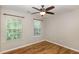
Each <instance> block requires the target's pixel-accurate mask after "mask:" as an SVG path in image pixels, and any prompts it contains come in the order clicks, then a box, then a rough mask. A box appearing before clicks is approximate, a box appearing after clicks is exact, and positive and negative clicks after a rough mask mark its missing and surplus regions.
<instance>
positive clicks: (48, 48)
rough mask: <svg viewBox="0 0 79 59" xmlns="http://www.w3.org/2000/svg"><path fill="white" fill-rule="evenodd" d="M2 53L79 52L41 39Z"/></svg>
mask: <svg viewBox="0 0 79 59" xmlns="http://www.w3.org/2000/svg"><path fill="white" fill-rule="evenodd" d="M4 54H79V52H76V51H73V50H70V49H67V48H64V47H61V46H59V45H56V44H53V43H50V42H47V41H43V42H40V43H37V44H33V45H30V46H27V47H24V48H20V49H16V50H13V51H9V52H6V53H4Z"/></svg>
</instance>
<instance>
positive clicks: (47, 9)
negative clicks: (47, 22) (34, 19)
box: [46, 6, 55, 11]
mask: <svg viewBox="0 0 79 59" xmlns="http://www.w3.org/2000/svg"><path fill="white" fill-rule="evenodd" d="M53 8H55V7H54V6H50V7H48V8H46V11H49V10H51V9H53Z"/></svg>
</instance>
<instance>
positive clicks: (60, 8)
mask: <svg viewBox="0 0 79 59" xmlns="http://www.w3.org/2000/svg"><path fill="white" fill-rule="evenodd" d="M49 6H50V5H45V8H47V7H49ZM54 6H55V8H54V9H53V10H50V11H52V12H55V13H56V14H62V13H67V12H70V11H73V10H76V9H79V5H54ZM3 7H4V8H9V9H14V10H17V11H20V12H28V13H33V12H37V10H35V9H33V8H32V7H37V8H41V6H40V5H5V6H3ZM34 16H37V18H40V15H39V14H35V15H34ZM48 16H51V15H45V16H44V18H46V17H48ZM52 16H54V15H52Z"/></svg>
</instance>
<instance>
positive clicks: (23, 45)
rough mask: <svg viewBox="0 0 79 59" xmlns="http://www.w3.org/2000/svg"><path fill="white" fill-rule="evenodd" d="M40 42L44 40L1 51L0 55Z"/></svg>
mask: <svg viewBox="0 0 79 59" xmlns="http://www.w3.org/2000/svg"><path fill="white" fill-rule="evenodd" d="M42 41H45V40H40V41H36V42H33V43H29V44H26V45H22V46H19V47H16V48H12V49H9V50H5V51H1V52H0V54H3V53H6V52H8V51H12V50H16V49H19V48H23V47H26V46H30V45H32V44H36V43H39V42H42Z"/></svg>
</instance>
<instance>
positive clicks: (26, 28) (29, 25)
mask: <svg viewBox="0 0 79 59" xmlns="http://www.w3.org/2000/svg"><path fill="white" fill-rule="evenodd" d="M3 13H8V14H13V15H18V16H24V19H23V20H22V24H23V33H22V34H23V35H22V39H17V40H6V34H5V33H6V27H5V26H6V21H5V16H4V15H3ZM33 29H34V28H33V16H32V15H30V14H29V13H27V12H20V11H18V10H16V9H10V8H2V10H1V31H0V32H1V39H0V42H1V43H0V46H1V47H0V49H1V51H5V50H9V49H13V48H17V47H20V46H23V45H28V44H31V43H35V42H39V41H41V40H42V36H43V34H42V35H41V36H38V37H37V36H34V34H33V33H34V31H33Z"/></svg>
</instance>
